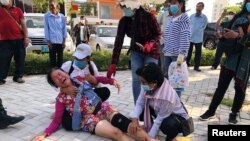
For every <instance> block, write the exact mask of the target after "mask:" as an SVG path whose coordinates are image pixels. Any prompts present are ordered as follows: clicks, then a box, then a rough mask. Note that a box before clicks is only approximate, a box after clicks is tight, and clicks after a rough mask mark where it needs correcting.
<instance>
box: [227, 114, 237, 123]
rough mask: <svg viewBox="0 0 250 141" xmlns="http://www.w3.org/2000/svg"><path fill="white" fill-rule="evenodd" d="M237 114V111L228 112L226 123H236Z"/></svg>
mask: <svg viewBox="0 0 250 141" xmlns="http://www.w3.org/2000/svg"><path fill="white" fill-rule="evenodd" d="M237 116H238V114H237V113H230V114H229V119H228V124H230V125H235V124H237V122H238V121H237Z"/></svg>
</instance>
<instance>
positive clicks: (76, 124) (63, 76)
mask: <svg viewBox="0 0 250 141" xmlns="http://www.w3.org/2000/svg"><path fill="white" fill-rule="evenodd" d="M96 78H97V81H103V80H99V78H98V77H96ZM47 81H48V83H49V84H50V85H52V86H55V87H60V88H66V87H71V86H72V85H74V86H76V87H78V88H79V92H78V93H77V95H68V94H66V93H59V95H58V96H57V101H56V106H55V108H56V112H55V117H54V119H53V121H52V122H51V124H50V126H49V127H48V128H46V130H45V131H44V133H43V134H41V135H38V136H36V137H34V138H33V140H32V141H40V140H43V139H44V138H45V137H47V136H49V135H51V134H52V133H53V132H55V131H56V129H57V128H58V127H59V126H60V124H61V121H62V116H63V112H64V110H65V109H66V110H68V111H70V113H71V116H72V128H73V130H76V131H78V130H82V131H84V132H90V133H92V134H96V135H98V136H101V137H106V138H111V139H114V140H117V141H134V139H133V138H131V137H130V136H128V135H127V134H126V133H128V134H131V133H132V132H131V130H130V128H131V127H130V126H131V120H130V119H128V118H126V117H125V116H123V115H122V114H120V113H118V112H117V111H116V110H115V109H114V108H113V106H112V105H110V104H109V103H106V102H102V101H101V99H100V98H99V97H98V96H97V95H96V93H95V92H94V91H93V89H92V87H91V84H90V83H88V82H87V81H84V82H81V81H79V80H77V79H70V77H69V75H68V74H67V73H65V72H64V71H62V70H61V69H59V68H53V69H52V70H51V71H50V72H49V73H48V75H47ZM105 81H106V83H109V84H113V85H117V84H116V81H115V80H113V79H109V78H106V80H105ZM133 133H134V134H131V135H133V136H136V137H137V138H139V139H140V140H143V141H155V139H153V138H151V137H150V136H149V135H147V133H146V132H145V131H144V130H142V129H141V128H138V129H137V131H136V132H133Z"/></svg>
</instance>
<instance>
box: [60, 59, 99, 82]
mask: <svg viewBox="0 0 250 141" xmlns="http://www.w3.org/2000/svg"><path fill="white" fill-rule="evenodd" d="M71 64H72V61H67V62H65V63H63V64H62V67H61V68H62V69H63V70H64V71H65V72H67V73H68V72H69V70H70V67H71ZM90 64H91V65H92V67H93V70H94V76H98V75H99V72H98V69H97V67H96V65H95V63H94V62H93V61H90ZM73 68H74V69H73V71H72V73H71V74H70V78H74V77H76V76H80V77H85V75H86V74H90V72H89V65H87V66H86V67H85V68H84V69H80V68H78V67H77V66H75V65H74V63H73Z"/></svg>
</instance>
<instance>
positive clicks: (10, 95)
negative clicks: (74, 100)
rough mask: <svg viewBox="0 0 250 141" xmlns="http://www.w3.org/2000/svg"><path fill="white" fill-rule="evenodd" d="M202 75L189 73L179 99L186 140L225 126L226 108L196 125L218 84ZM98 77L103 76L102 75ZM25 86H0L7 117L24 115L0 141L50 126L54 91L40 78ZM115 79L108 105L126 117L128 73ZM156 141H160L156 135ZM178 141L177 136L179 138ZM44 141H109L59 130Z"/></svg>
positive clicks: (245, 113)
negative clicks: (188, 121) (186, 120)
mask: <svg viewBox="0 0 250 141" xmlns="http://www.w3.org/2000/svg"><path fill="white" fill-rule="evenodd" d="M201 69H202V72H200V73H199V72H194V71H193V70H192V69H190V77H189V78H190V86H189V87H188V88H187V89H186V90H185V93H184V94H183V95H182V101H183V102H184V104H185V105H186V107H187V109H188V111H189V113H190V115H191V116H192V117H193V118H194V122H195V132H194V133H193V134H192V135H190V136H188V138H189V139H191V140H192V141H206V140H207V125H208V124H227V120H228V115H229V113H230V108H229V107H227V106H225V105H220V106H219V108H218V110H217V114H216V115H217V118H216V119H214V120H210V121H208V122H201V121H198V117H199V115H201V114H202V113H203V112H204V111H205V110H206V109H207V107H208V104H209V103H210V101H211V95H212V94H213V92H214V90H215V88H216V86H217V80H218V73H219V71H218V70H214V71H212V70H210V69H209V67H202V68H201ZM102 74H105V72H103V73H102ZM24 79H25V80H26V83H24V84H17V83H13V82H12V78H11V77H9V78H8V79H7V83H6V84H5V85H2V86H0V97H1V98H2V100H3V104H4V106H5V107H7V111H8V112H9V114H10V115H24V116H25V117H26V118H25V120H24V121H22V122H20V123H18V124H16V125H15V126H10V127H9V128H7V129H5V130H0V141H27V140H30V139H31V138H32V137H33V136H35V135H37V134H39V133H41V132H42V131H43V130H44V129H45V128H46V127H47V126H48V124H49V123H50V121H51V119H50V115H51V114H52V113H53V111H54V104H53V102H54V101H55V97H56V95H57V91H55V89H53V88H51V87H50V86H49V85H48V84H47V82H46V79H45V76H44V75H36V76H25V78H24ZM116 79H117V80H118V81H119V82H120V84H121V86H122V89H121V92H120V93H119V94H117V90H116V89H115V88H114V87H112V86H108V87H109V88H110V90H111V92H112V94H111V98H110V100H109V101H110V103H112V104H113V105H115V106H116V107H117V108H118V110H119V111H121V113H123V114H125V115H128V114H129V112H130V111H131V110H132V109H133V97H132V92H131V91H132V90H131V72H130V71H118V72H117V74H116ZM233 96H234V89H233V82H232V83H231V85H230V88H229V89H228V91H227V94H226V96H225V97H226V98H230V99H233ZM246 101H247V102H246V103H247V104H249V101H250V90H249V89H248V91H247V96H246ZM239 124H250V108H249V105H245V106H244V108H243V110H242V112H241V114H240V123H239ZM158 138H159V139H160V140H161V141H164V138H163V136H162V135H161V134H159V136H158ZM179 138H180V139H181V135H180V136H179ZM46 141H110V140H109V139H104V138H100V137H97V136H95V135H90V134H88V133H82V132H66V131H65V130H64V129H59V130H58V131H57V132H55V133H54V134H53V135H52V136H50V137H48V138H47V139H46Z"/></svg>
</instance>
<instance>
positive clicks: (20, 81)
mask: <svg viewBox="0 0 250 141" xmlns="http://www.w3.org/2000/svg"><path fill="white" fill-rule="evenodd" d="M13 81H14V82H17V83H24V82H25V81H24V80H23V79H22V78H21V77H19V78H17V79H13Z"/></svg>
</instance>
